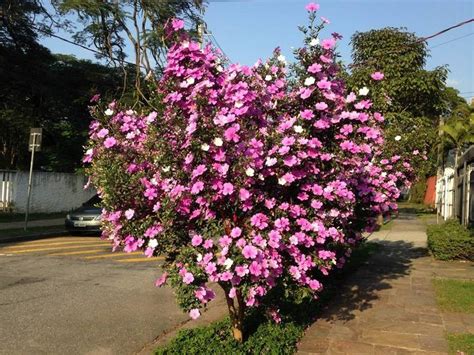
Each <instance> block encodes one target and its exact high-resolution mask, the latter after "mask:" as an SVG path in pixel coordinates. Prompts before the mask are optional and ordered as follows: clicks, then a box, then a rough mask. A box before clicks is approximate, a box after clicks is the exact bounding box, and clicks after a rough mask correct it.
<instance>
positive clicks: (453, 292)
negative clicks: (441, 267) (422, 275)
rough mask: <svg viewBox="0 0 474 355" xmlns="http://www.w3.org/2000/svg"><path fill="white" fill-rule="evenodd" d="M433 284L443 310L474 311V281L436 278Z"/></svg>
mask: <svg viewBox="0 0 474 355" xmlns="http://www.w3.org/2000/svg"><path fill="white" fill-rule="evenodd" d="M433 285H434V288H435V290H436V300H437V302H438V306H439V308H440V309H441V310H442V311H445V312H460V313H474V282H472V281H460V280H451V279H434V280H433Z"/></svg>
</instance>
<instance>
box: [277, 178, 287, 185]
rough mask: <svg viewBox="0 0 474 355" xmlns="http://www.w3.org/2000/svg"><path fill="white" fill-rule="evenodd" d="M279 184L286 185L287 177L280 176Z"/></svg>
mask: <svg viewBox="0 0 474 355" xmlns="http://www.w3.org/2000/svg"><path fill="white" fill-rule="evenodd" d="M278 184H280V185H285V184H286V180H285V178H284V177H281V178H278Z"/></svg>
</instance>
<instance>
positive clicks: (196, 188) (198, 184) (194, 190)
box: [191, 181, 204, 195]
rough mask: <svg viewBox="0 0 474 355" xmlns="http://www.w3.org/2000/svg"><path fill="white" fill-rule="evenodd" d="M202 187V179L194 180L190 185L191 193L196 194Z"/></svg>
mask: <svg viewBox="0 0 474 355" xmlns="http://www.w3.org/2000/svg"><path fill="white" fill-rule="evenodd" d="M203 189H204V183H203V182H202V181H198V182H195V183H194V184H193V186H192V187H191V193H192V194H193V195H197V194H198V193H200V192H201V191H202V190H203Z"/></svg>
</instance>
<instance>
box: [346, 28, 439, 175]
mask: <svg viewBox="0 0 474 355" xmlns="http://www.w3.org/2000/svg"><path fill="white" fill-rule="evenodd" d="M351 44H352V58H353V64H352V65H351V73H350V79H349V83H350V87H351V88H352V89H353V90H355V91H356V92H357V90H359V89H360V88H362V87H364V86H365V87H367V88H368V89H369V95H368V96H369V97H370V98H371V99H372V100H373V102H374V106H375V107H376V108H377V109H379V110H381V111H383V112H384V113H385V118H386V125H385V132H386V144H385V150H386V151H387V154H389V155H390V154H392V155H393V154H396V155H401V156H415V155H418V154H422V155H423V152H425V154H424V155H425V156H426V157H427V159H426V160H425V159H413V162H414V165H415V166H414V168H415V171H416V172H417V175H418V177H419V178H420V179H423V178H424V177H426V176H428V175H431V174H433V173H434V172H435V171H436V152H435V151H434V149H433V148H435V147H436V146H437V142H438V134H437V132H438V124H439V116H440V115H442V114H443V113H445V112H446V110H447V109H448V107H447V96H446V93H445V91H446V85H445V81H446V77H447V67H445V66H441V67H437V68H434V69H433V70H427V69H426V68H425V65H426V60H427V58H428V56H429V51H428V48H427V44H426V42H425V41H423V39H420V38H418V37H417V36H416V35H415V34H414V33H410V32H408V31H407V30H406V29H404V28H393V27H386V28H382V29H377V30H371V31H368V32H356V33H355V34H354V35H353V36H352V38H351ZM377 71H379V72H382V73H383V74H384V80H382V81H376V80H373V79H372V78H371V74H372V73H374V72H377Z"/></svg>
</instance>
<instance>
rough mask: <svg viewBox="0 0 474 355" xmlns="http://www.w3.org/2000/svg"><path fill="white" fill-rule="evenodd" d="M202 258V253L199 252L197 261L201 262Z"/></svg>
mask: <svg viewBox="0 0 474 355" xmlns="http://www.w3.org/2000/svg"><path fill="white" fill-rule="evenodd" d="M201 260H202V254H201V253H199V254H198V256H197V258H196V261H197V262H200V261H201Z"/></svg>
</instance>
